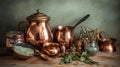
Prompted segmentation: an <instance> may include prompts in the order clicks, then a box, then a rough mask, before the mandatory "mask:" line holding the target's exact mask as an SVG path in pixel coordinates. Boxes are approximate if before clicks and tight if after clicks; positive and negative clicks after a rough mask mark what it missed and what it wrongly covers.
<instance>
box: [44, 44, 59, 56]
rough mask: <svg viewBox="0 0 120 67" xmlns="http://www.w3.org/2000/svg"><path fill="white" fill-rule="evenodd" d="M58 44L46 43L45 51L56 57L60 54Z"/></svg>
mask: <svg viewBox="0 0 120 67" xmlns="http://www.w3.org/2000/svg"><path fill="white" fill-rule="evenodd" d="M59 47H60V46H59V44H58V43H44V44H43V51H44V52H45V53H46V54H47V55H49V56H56V55H58V53H59V52H60V48H59Z"/></svg>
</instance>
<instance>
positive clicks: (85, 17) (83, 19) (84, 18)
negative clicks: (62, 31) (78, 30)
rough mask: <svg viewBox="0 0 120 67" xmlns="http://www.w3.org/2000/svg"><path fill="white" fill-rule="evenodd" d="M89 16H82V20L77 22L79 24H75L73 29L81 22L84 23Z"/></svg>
mask: <svg viewBox="0 0 120 67" xmlns="http://www.w3.org/2000/svg"><path fill="white" fill-rule="evenodd" d="M89 16H90V14H87V15H86V16H84V17H83V18H82V19H80V20H79V22H77V23H76V24H75V25H74V26H73V29H74V28H75V27H76V26H77V25H79V24H80V23H81V22H83V21H85V20H86V19H87V18H88V17H89Z"/></svg>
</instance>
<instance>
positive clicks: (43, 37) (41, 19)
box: [19, 9, 53, 47]
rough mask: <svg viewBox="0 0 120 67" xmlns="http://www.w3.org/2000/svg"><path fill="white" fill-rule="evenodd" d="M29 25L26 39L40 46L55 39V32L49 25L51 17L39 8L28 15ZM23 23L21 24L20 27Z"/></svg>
mask: <svg viewBox="0 0 120 67" xmlns="http://www.w3.org/2000/svg"><path fill="white" fill-rule="evenodd" d="M27 20H28V22H29V26H28V28H27V30H26V32H25V40H26V42H29V43H30V44H32V45H34V46H36V47H39V46H40V45H41V44H44V43H46V42H51V41H52V40H53V33H52V30H51V27H50V25H49V20H50V17H49V16H47V15H46V14H43V13H41V12H40V11H39V9H38V10H37V13H34V14H32V15H30V16H28V17H27ZM20 25H21V23H20V24H19V28H20Z"/></svg>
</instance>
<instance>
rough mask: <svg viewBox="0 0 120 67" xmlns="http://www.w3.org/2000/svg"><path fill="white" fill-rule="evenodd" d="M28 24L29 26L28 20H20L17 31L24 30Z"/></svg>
mask: <svg viewBox="0 0 120 67" xmlns="http://www.w3.org/2000/svg"><path fill="white" fill-rule="evenodd" d="M28 26H29V23H28V22H25V21H21V22H19V23H18V31H22V32H26V30H27V28H28ZM23 28H24V29H23Z"/></svg>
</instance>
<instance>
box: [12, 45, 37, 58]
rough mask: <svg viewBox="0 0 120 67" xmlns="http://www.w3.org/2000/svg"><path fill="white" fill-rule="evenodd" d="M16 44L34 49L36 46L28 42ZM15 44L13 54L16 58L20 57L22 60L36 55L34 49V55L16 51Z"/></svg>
mask: <svg viewBox="0 0 120 67" xmlns="http://www.w3.org/2000/svg"><path fill="white" fill-rule="evenodd" d="M14 46H21V47H27V48H31V49H33V50H34V48H33V47H32V46H31V45H29V44H27V43H19V44H14ZM14 46H13V47H12V50H13V55H14V56H15V57H16V58H18V59H22V60H26V59H29V58H31V57H32V56H33V55H34V53H35V50H34V53H33V54H32V55H23V54H20V53H17V52H16V51H15V49H14Z"/></svg>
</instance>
